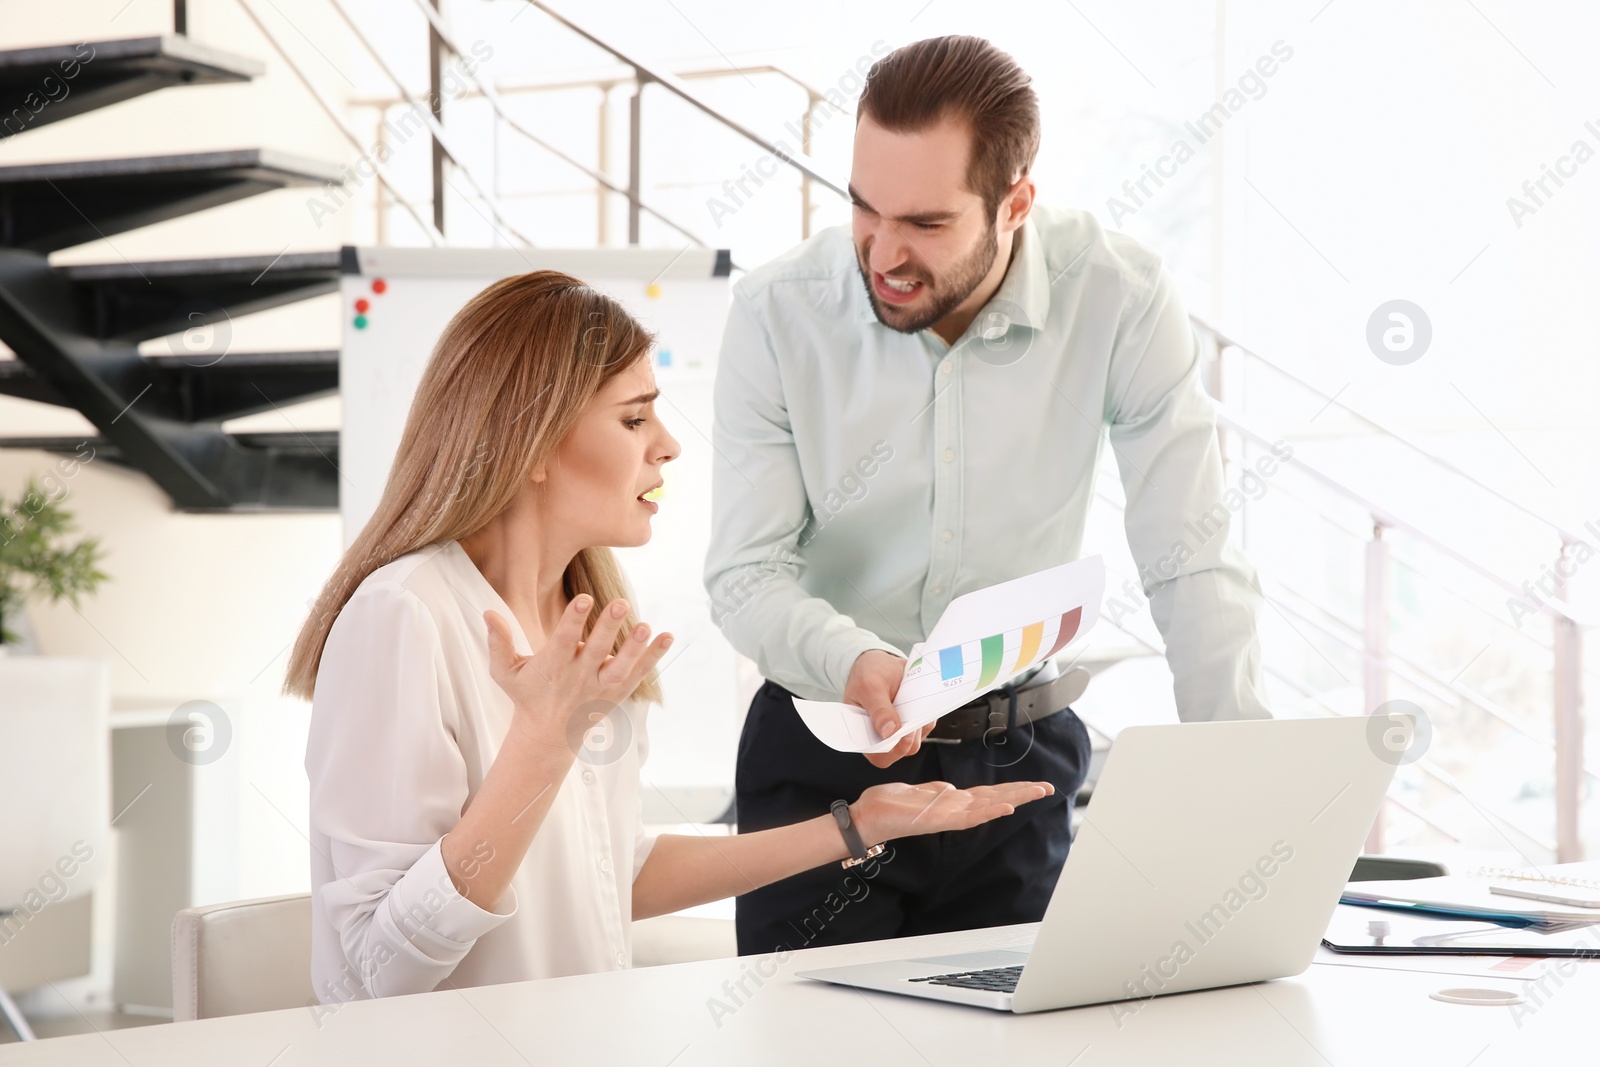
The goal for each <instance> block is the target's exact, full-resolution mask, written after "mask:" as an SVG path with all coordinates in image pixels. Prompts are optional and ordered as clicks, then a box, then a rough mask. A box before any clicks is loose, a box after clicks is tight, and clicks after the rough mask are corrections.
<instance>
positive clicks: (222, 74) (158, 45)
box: [0, 33, 267, 82]
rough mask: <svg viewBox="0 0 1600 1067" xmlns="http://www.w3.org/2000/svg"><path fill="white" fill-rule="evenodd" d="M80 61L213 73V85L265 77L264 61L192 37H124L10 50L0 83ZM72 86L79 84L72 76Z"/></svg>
mask: <svg viewBox="0 0 1600 1067" xmlns="http://www.w3.org/2000/svg"><path fill="white" fill-rule="evenodd" d="M84 48H92V49H94V54H93V56H92V58H89V59H85V58H84V54H83V51H82V50H83V49H84ZM74 59H76V60H78V61H79V62H80V63H82V64H83V67H84V69H85V71H87V70H89V69H91V68H92V67H93V66H94V64H96V63H101V64H107V65H109V64H111V63H123V64H125V63H129V62H132V61H134V60H144V61H145V63H146V64H147V66H148V65H149V64H155V63H166V64H170V65H171V66H173V67H174V68H175V69H182V70H185V71H190V72H193V73H195V74H197V75H206V74H209V75H211V76H212V77H214V78H215V80H218V81H221V80H227V81H248V80H250V79H251V78H255V77H259V76H261V75H262V74H264V73H266V69H267V68H266V65H265V64H263V63H262V62H261V61H260V60H257V59H251V58H249V57H247V56H241V55H235V54H234V53H232V52H224V51H223V50H222V49H220V48H212V47H211V46H209V45H204V44H201V43H200V42H199V41H196V40H195V39H194V38H192V37H186V36H184V35H182V34H176V33H169V34H167V35H165V36H162V37H124V38H119V39H116V40H111V41H88V42H86V43H83V44H50V45H40V46H37V47H34V48H8V49H5V50H4V51H0V79H4V80H7V81H10V80H15V79H17V78H18V75H27V76H29V77H31V76H32V75H33V74H35V73H37V74H38V75H39V76H40V77H43V76H44V75H46V74H51V73H56V72H59V71H60V70H61V64H62V63H64V62H71V61H72V60H74ZM72 81H74V82H76V81H77V78H76V77H74V78H73V79H72Z"/></svg>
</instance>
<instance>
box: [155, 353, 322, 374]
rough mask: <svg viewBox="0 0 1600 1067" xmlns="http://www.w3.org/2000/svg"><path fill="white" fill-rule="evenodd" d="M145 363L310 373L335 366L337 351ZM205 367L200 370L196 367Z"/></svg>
mask: <svg viewBox="0 0 1600 1067" xmlns="http://www.w3.org/2000/svg"><path fill="white" fill-rule="evenodd" d="M144 358H145V360H146V361H147V362H150V363H153V364H155V365H156V366H158V367H170V368H173V369H179V368H185V367H188V368H194V369H204V370H207V371H222V372H233V373H240V374H242V373H244V372H246V371H254V370H257V369H262V370H280V369H284V368H292V369H296V370H299V369H310V368H318V369H320V368H325V367H333V368H335V369H337V368H338V366H339V350H338V349H337V348H308V349H304V350H299V351H296V350H289V351H284V352H232V351H230V352H229V353H228V354H227V355H226V356H225V357H223V358H221V359H219V360H217V361H216V362H215V363H210V362H209V360H196V359H194V358H192V357H189V356H171V355H165V354H161V355H148V356H145V357H144ZM201 363H206V364H207V365H206V366H205V367H204V368H201V367H200V366H199V365H200V364H201Z"/></svg>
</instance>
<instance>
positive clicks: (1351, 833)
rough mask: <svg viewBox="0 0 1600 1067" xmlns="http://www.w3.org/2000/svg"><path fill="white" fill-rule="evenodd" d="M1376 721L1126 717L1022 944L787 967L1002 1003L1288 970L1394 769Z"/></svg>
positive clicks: (1116, 997) (1327, 912)
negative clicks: (1128, 721) (1165, 721)
mask: <svg viewBox="0 0 1600 1067" xmlns="http://www.w3.org/2000/svg"><path fill="white" fill-rule="evenodd" d="M1369 725H1370V722H1369V720H1368V718H1367V717H1366V716H1353V717H1349V718H1328V719H1261V720H1250V721H1240V722H1216V723H1185V724H1174V725H1169V726H1131V727H1128V728H1127V729H1125V730H1123V731H1122V733H1121V734H1120V735H1119V736H1118V738H1117V741H1116V744H1115V745H1113V746H1112V749H1111V754H1110V757H1109V758H1108V759H1107V761H1106V765H1105V769H1104V771H1103V772H1102V773H1101V776H1100V780H1099V782H1098V783H1097V784H1096V786H1095V790H1094V795H1093V797H1092V798H1091V799H1090V802H1089V805H1088V807H1087V809H1086V810H1085V812H1084V818H1083V823H1082V825H1081V826H1080V828H1079V830H1078V835H1077V837H1076V838H1075V839H1074V841H1073V844H1072V851H1071V852H1070V853H1069V854H1068V856H1067V862H1066V865H1065V866H1064V867H1063V868H1062V871H1061V878H1060V880H1059V881H1058V882H1057V883H1056V888H1055V893H1054V895H1053V896H1052V897H1051V899H1050V906H1049V907H1048V908H1047V909H1046V911H1045V915H1044V921H1043V922H1042V923H1041V924H1040V926H1039V932H1038V934H1037V935H1036V938H1035V940H1034V943H1033V945H1032V948H1031V950H1030V951H988V952H974V953H964V954H959V955H950V956H927V957H921V958H917V959H904V960H895V961H891V962H888V963H868V964H857V965H854V966H848V967H831V968H826V969H822V970H810V971H800V972H798V973H799V974H800V976H801V977H803V978H812V979H816V980H818V981H822V982H832V983H835V984H838V985H848V986H855V987H857V988H861V989H874V990H880V991H883V992H889V993H903V994H905V995H907V996H914V997H925V998H927V999H930V1000H944V1001H950V1002H952V1003H956V1004H970V1005H974V1006H976V1007H982V1008H995V1009H998V1010H1001V1011H1012V1012H1032V1011H1048V1010H1051V1009H1055V1008H1069V1007H1076V1006H1078V1005H1083V1004H1100V1003H1106V1002H1112V1001H1123V1000H1126V1001H1143V1000H1145V999H1148V998H1149V997H1153V996H1159V995H1163V994H1167V993H1180V992H1184V991H1186V990H1192V989H1210V988H1213V987H1216V986H1225V985H1236V984H1239V983H1243V982H1259V981H1265V980H1267V979H1270V978H1283V977H1286V976H1289V975H1295V974H1299V973H1300V972H1301V971H1304V970H1305V969H1306V967H1308V966H1309V965H1310V963H1311V960H1312V957H1313V956H1314V955H1315V953H1316V950H1317V944H1318V942H1319V941H1320V940H1321V938H1322V935H1323V933H1324V932H1325V931H1326V930H1327V928H1328V922H1329V920H1330V918H1331V917H1332V915H1333V909H1334V907H1335V906H1336V905H1337V904H1338V901H1339V894H1340V892H1341V891H1342V890H1343V888H1344V885H1345V883H1346V881H1347V880H1348V879H1349V877H1350V869H1351V867H1352V866H1353V865H1354V864H1355V860H1356V857H1357V856H1358V855H1359V854H1360V852H1361V846H1362V843H1363V842H1364V841H1365V839H1366V836H1367V832H1368V831H1369V830H1370V829H1371V828H1372V823H1373V820H1374V819H1375V818H1376V817H1377V815H1378V809H1379V807H1380V806H1381V805H1382V803H1383V796H1384V793H1385V792H1386V791H1387V790H1388V788H1389V782H1390V780H1391V779H1392V778H1393V777H1394V772H1395V761H1394V755H1393V753H1392V752H1389V751H1388V750H1387V749H1384V748H1383V746H1382V745H1381V743H1378V742H1369V737H1370V736H1371V735H1370V734H1369V730H1368V727H1369ZM1380 752H1381V753H1383V754H1384V755H1387V756H1388V757H1389V758H1388V759H1384V758H1382V756H1380V755H1379V753H1380ZM1140 1007H1142V1004H1130V1005H1129V1006H1127V1007H1126V1008H1123V1009H1121V1010H1124V1011H1128V1012H1132V1011H1137V1010H1138V1008H1140Z"/></svg>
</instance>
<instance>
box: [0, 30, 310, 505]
mask: <svg viewBox="0 0 1600 1067" xmlns="http://www.w3.org/2000/svg"><path fill="white" fill-rule="evenodd" d="M262 70H263V67H262V66H261V64H260V63H258V62H256V61H255V60H252V59H246V58H243V57H239V56H232V55H227V54H225V53H221V52H218V51H215V50H213V49H209V48H205V47H203V46H200V45H197V44H195V43H194V42H192V41H190V40H188V39H187V38H185V37H182V36H168V37H150V38H139V39H133V40H123V41H96V42H92V43H88V44H81V45H70V46H61V47H54V48H28V49H20V50H16V51H11V52H3V53H0V130H3V132H4V134H5V135H7V136H21V135H24V134H26V133H28V132H29V131H31V130H33V129H36V128H38V127H40V126H44V125H47V124H49V123H52V122H59V121H63V120H66V119H70V118H72V117H74V116H76V115H81V114H84V113H85V112H88V111H90V110H93V109H96V108H101V107H106V106H108V105H111V104H116V103H120V102H122V101H124V100H128V99H132V98H134V97H137V96H141V95H143V94H145V93H149V92H154V91H156V90H158V89H165V88H172V87H180V86H188V85H204V84H214V83H220V82H243V81H249V80H250V79H251V78H253V77H256V76H258V75H259V74H261V72H262ZM52 85H54V86H62V87H65V88H66V89H67V91H66V92H65V93H64V95H60V96H59V99H53V97H54V96H55V95H57V93H58V92H59V90H52V88H51V87H52ZM339 180H340V175H339V171H338V168H337V167H335V166H333V165H331V164H327V163H321V162H316V161H312V160H305V159H299V158H297V157H294V156H290V155H285V154H283V153H279V152H274V151H270V150H266V149H254V148H252V149H238V150H233V151H223V152H198V153H185V154H181V155H163V156H146V157H136V158H122V159H95V160H86V161H79V162H71V163H45V164H33V165H27V166H11V167H0V341H4V342H5V343H6V345H8V346H9V347H10V348H11V350H12V351H13V352H14V353H15V354H16V356H17V359H16V360H15V361H6V362H3V363H0V393H4V394H7V395H10V396H16V397H22V398H25V399H28V400H35V401H40V402H43V403H47V404H55V405H58V406H61V407H69V408H73V409H75V410H77V411H79V412H81V413H82V414H83V415H84V416H85V417H86V418H88V420H89V421H90V422H92V423H93V424H94V426H95V428H96V430H97V431H98V436H96V437H93V438H91V439H90V440H89V441H88V444H90V445H91V446H92V447H93V448H94V449H95V454H96V455H97V456H101V457H103V458H106V459H110V460H112V461H114V462H118V463H122V464H125V465H127V466H130V467H133V468H136V469H138V470H141V471H143V472H144V473H146V474H147V475H149V476H150V478H151V479H152V480H154V481H155V483H156V484H157V485H159V486H160V487H161V488H162V489H163V490H164V491H165V492H166V493H167V495H168V496H169V497H171V498H172V502H173V504H174V505H175V506H176V507H178V508H179V509H181V510H184V511H249V510H260V509H269V508H270V509H277V508H332V507H336V506H337V505H338V482H337V479H338V469H337V465H338V435H337V434H319V435H305V434H298V433H287V434H260V433H257V434H231V433H227V432H225V431H224V430H223V428H222V423H223V421H224V420H226V419H231V418H236V417H238V416H241V415H247V414H251V413H254V412H258V411H264V410H267V409H269V408H273V407H277V406H280V405H286V404H292V403H297V402H299V401H302V400H307V399H311V398H313V397H317V396H322V395H325V394H328V393H332V392H335V391H336V390H337V389H338V384H339V380H338V375H339V372H338V354H337V353H336V352H328V351H306V352H253V353H252V352H227V353H226V359H224V358H222V355H221V354H220V353H209V352H205V351H200V352H196V353H194V354H193V355H180V356H165V357H162V356H155V357H152V356H145V355H142V354H141V353H140V351H139V344H140V342H142V341H147V340H150V339H152V338H156V337H163V336H166V335H169V334H173V333H178V332H180V331H188V330H193V329H195V328H198V327H204V326H216V325H219V324H226V323H227V322H228V321H229V320H230V319H231V318H232V317H234V316H239V315H245V314H249V313H251V312H256V311H262V310H265V309H267V308H272V307H278V306H280V305H283V304H287V303H291V302H294V301H297V300H303V299H306V298H308V297H312V296H319V295H321V294H324V293H329V292H333V291H335V290H336V289H337V288H338V284H339V265H340V260H339V253H338V252H337V251H329V252H324V253H309V254H307V253H301V254H293V255H284V256H280V257H277V258H274V257H271V256H244V257H223V258H207V259H190V260H170V261H157V262H145V263H134V262H128V261H124V260H117V261H112V262H106V263H93V264H81V265H75V266H59V267H58V266H52V265H51V263H50V261H49V255H50V253H52V252H55V251H59V250H61V249H64V248H70V247H73V246H75V245H80V244H83V243H85V242H88V241H93V240H97V239H103V238H108V237H111V236H114V235H116V234H120V233H125V232H127V231H129V230H134V229H138V228H140V227H144V226H150V225H154V224H156V223H160V222H166V221H168V220H171V219H175V218H180V217H183V216H186V215H190V214H193V213H195V212H200V211H205V210H206V209H208V208H212V207H216V206H219V205H222V204H228V203H232V202H234V201H237V200H242V199H244V198H247V197H252V196H256V195H258V194H260V193H264V192H269V191H273V190H277V189H284V188H289V187H292V186H321V185H325V184H327V183H330V182H335V183H336V182H338V181H339ZM84 443H85V442H84V441H83V439H82V438H81V437H73V438H60V439H57V438H38V437H0V447H12V448H42V449H46V450H53V451H65V452H72V451H74V450H76V449H77V448H79V447H80V446H81V445H83V444H84Z"/></svg>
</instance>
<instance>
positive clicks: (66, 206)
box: [0, 148, 341, 253]
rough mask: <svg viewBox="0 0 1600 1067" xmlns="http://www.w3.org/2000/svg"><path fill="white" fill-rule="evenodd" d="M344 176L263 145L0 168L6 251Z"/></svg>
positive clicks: (79, 238) (80, 239) (44, 247)
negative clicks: (262, 146)
mask: <svg viewBox="0 0 1600 1067" xmlns="http://www.w3.org/2000/svg"><path fill="white" fill-rule="evenodd" d="M340 177H341V172H340V168H338V167H336V166H334V165H332V164H328V163H319V162H317V161H315V160H309V159H304V158H302V157H300V156H296V155H291V154H289V153H286V152H278V151H275V150H272V149H265V148H243V149H234V150H231V151H225V152H186V153H180V154H176V155H165V156H134V157H129V158H120V159H88V160H77V161H74V162H69V163H32V164H26V165H22V166H14V167H0V246H3V247H8V248H17V249H24V250H26V251H30V252H38V253H50V252H54V251H57V250H59V249H62V248H69V247H71V246H73V245H79V244H83V243H85V242H87V241H93V240H96V239H99V238H105V237H111V236H114V235H116V234H119V233H125V232H127V231H128V230H134V229H138V228H140V227H142V226H152V225H155V224H156V223H160V222H166V221H168V220H169V219H175V218H180V217H182V216H185V215H190V214H193V213H195V212H197V211H204V210H206V209H208V208H213V207H218V206H220V205H222V204H230V203H232V202H234V201H235V200H242V199H244V198H246V197H250V196H256V195H258V194H260V193H266V192H272V191H275V190H279V189H283V188H286V187H288V186H307V185H322V184H325V183H329V182H338V181H339V180H340Z"/></svg>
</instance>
